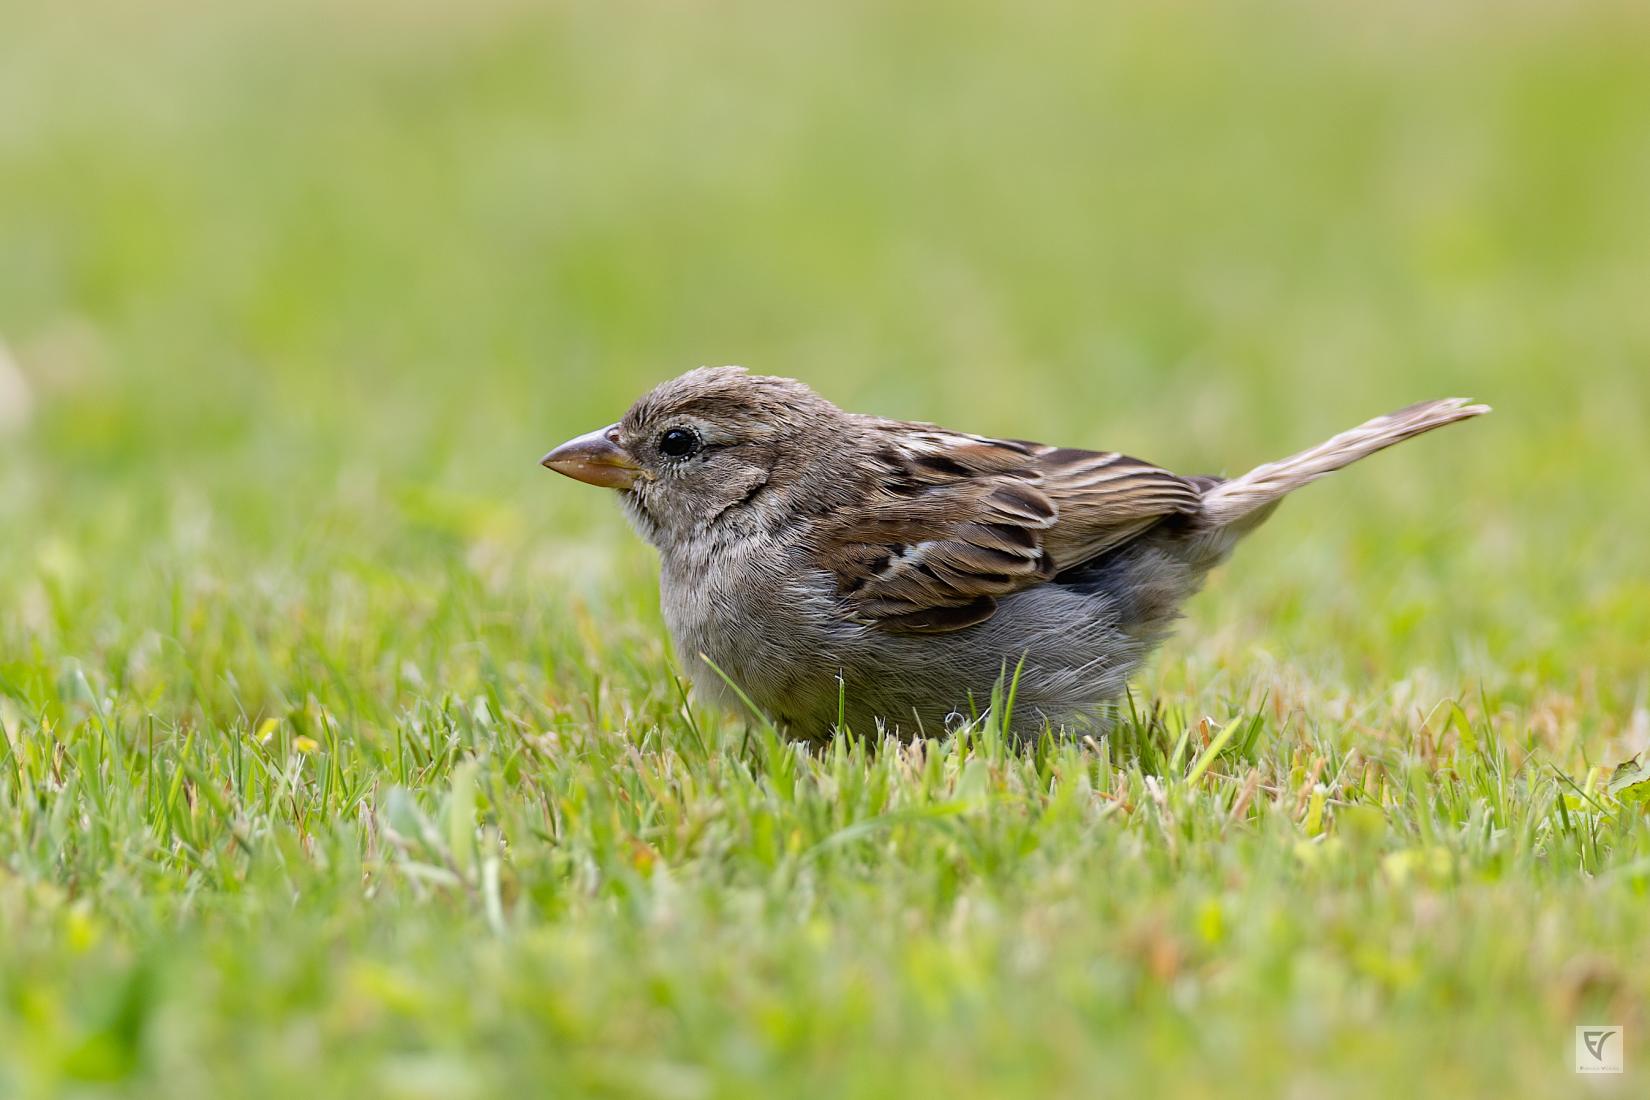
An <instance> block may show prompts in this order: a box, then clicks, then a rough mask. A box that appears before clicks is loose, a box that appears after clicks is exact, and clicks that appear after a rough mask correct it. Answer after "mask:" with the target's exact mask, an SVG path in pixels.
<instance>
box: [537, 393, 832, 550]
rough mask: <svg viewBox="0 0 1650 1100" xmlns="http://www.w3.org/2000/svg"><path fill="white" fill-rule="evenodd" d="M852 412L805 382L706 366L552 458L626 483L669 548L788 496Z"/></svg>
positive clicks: (633, 506) (654, 535)
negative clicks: (768, 500)
mask: <svg viewBox="0 0 1650 1100" xmlns="http://www.w3.org/2000/svg"><path fill="white" fill-rule="evenodd" d="M848 422H849V418H848V416H847V414H845V413H843V412H842V410H840V409H838V408H837V407H836V406H835V405H833V404H831V403H830V402H829V401H826V400H825V399H824V398H822V397H820V396H819V395H818V394H816V393H814V392H813V390H811V389H809V388H808V387H807V386H805V385H803V384H802V383H801V382H797V381H794V380H792V379H789V378H774V377H769V376H765V375H756V374H748V373H746V372H745V370H744V369H743V368H741V367H700V368H699V369H697V370H691V371H688V372H687V373H686V374H684V375H681V376H680V377H677V378H673V379H671V380H670V381H668V382H664V383H661V384H660V385H658V386H657V387H655V388H654V389H653V390H652V392H650V393H648V394H647V395H646V396H644V397H642V398H641V400H639V401H637V402H636V403H635V404H634V405H632V406H631V407H630V411H629V412H627V413H625V414H624V417H623V418H622V419H620V420H619V421H618V423H616V424H611V425H609V426H607V427H605V428H599V429H597V430H596V431H593V432H589V433H587V434H585V435H581V436H579V437H578V438H577V439H572V440H569V441H568V442H566V443H563V444H562V445H561V446H560V447H557V448H556V449H555V450H553V451H551V452H550V453H549V454H547V455H545V456H544V458H543V459H542V460H541V461H542V463H543V465H544V466H546V467H548V468H549V469H552V470H555V471H556V472H557V473H560V474H565V475H567V476H568V477H571V478H574V479H576V480H578V481H583V482H586V483H588V484H591V485H599V486H602V487H604V488H608V489H617V490H619V491H620V492H621V493H622V494H623V496H624V501H625V505H626V507H627V509H628V510H629V512H630V514H631V516H632V518H633V519H634V520H635V521H636V524H637V526H638V527H639V528H640V529H641V531H642V533H643V535H645V536H646V537H647V538H648V540H649V541H651V542H653V543H654V544H655V545H656V546H659V547H661V548H663V547H665V546H667V545H669V544H672V543H674V542H676V541H677V540H683V539H687V538H689V537H691V536H692V535H693V534H695V533H696V532H700V531H703V530H706V529H708V528H710V527H712V526H713V525H715V524H717V523H720V522H722V521H724V520H728V519H735V520H740V519H745V518H748V516H749V510H750V509H752V508H753V507H760V505H761V503H762V502H761V500H760V499H759V498H762V497H764V496H767V495H769V494H770V493H771V494H773V495H774V496H775V498H776V500H777V498H779V497H783V496H787V495H789V490H791V489H792V487H793V486H795V485H796V483H797V481H798V480H799V479H800V478H802V477H804V476H805V474H806V471H808V470H809V469H810V468H811V467H812V466H813V464H814V461H815V460H816V459H817V458H818V457H820V456H821V455H823V454H826V453H828V452H829V451H831V450H833V449H835V448H836V447H837V446H838V445H839V444H840V442H841V429H842V428H844V427H845V426H846V425H847V424H848Z"/></svg>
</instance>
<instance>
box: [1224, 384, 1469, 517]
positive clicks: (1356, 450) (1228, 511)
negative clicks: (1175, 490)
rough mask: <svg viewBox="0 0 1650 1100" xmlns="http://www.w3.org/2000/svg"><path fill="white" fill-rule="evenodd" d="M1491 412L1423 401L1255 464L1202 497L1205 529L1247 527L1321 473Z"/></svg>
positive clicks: (1454, 402)
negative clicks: (1274, 460) (1313, 444)
mask: <svg viewBox="0 0 1650 1100" xmlns="http://www.w3.org/2000/svg"><path fill="white" fill-rule="evenodd" d="M1489 411H1490V408H1489V406H1488V405H1475V404H1472V403H1471V402H1470V401H1469V399H1467V398H1464V397H1446V398H1444V399H1443V400H1440V401H1423V402H1421V403H1420V404H1418V405H1411V406H1409V407H1408V408H1406V409H1399V410H1398V411H1397V412H1395V413H1388V414H1387V415H1386V416H1378V417H1376V418H1375V419H1374V420H1371V421H1369V422H1367V423H1364V424H1360V425H1358V426H1357V427H1356V428H1353V429H1352V430H1350V431H1345V432H1342V433H1341V434H1340V435H1337V436H1336V437H1335V438H1333V439H1331V440H1329V441H1328V442H1325V443H1320V444H1318V445H1317V446H1316V447H1313V448H1311V449H1309V450H1305V451H1302V452H1300V453H1299V454H1297V455H1291V456H1290V457H1288V458H1285V459H1282V460H1280V461H1278V462H1268V463H1267V464H1266V465H1264V466H1257V467H1255V468H1254V469H1253V470H1250V471H1249V472H1248V473H1246V474H1244V475H1243V476H1242V477H1236V478H1233V479H1232V480H1230V481H1222V482H1219V483H1218V484H1215V485H1213V486H1212V487H1210V488H1209V489H1208V490H1207V491H1206V492H1204V494H1203V507H1202V519H1203V521H1204V525H1205V529H1208V528H1216V529H1219V528H1226V529H1228V530H1230V529H1232V528H1233V525H1237V527H1238V529H1247V528H1249V527H1252V526H1254V525H1255V524H1257V523H1259V522H1260V521H1261V520H1263V519H1265V518H1266V516H1267V515H1268V514H1269V513H1270V512H1271V510H1272V508H1273V507H1274V506H1275V505H1276V504H1277V502H1278V501H1280V500H1282V499H1283V497H1284V496H1285V495H1286V494H1288V493H1291V492H1293V491H1294V490H1296V489H1299V488H1300V487H1301V486H1302V485H1305V484H1307V483H1308V482H1312V481H1316V480H1317V479H1318V478H1320V477H1323V476H1324V475H1325V474H1332V473H1334V472H1335V471H1336V470H1339V469H1340V468H1341V467H1343V466H1349V465H1351V464H1352V463H1354V462H1356V461H1358V460H1359V459H1360V458H1365V457H1367V456H1369V455H1372V454H1374V453H1375V452H1376V451H1379V450H1381V449H1383V448H1385V447H1390V446H1392V445H1393V444H1394V443H1402V442H1403V441H1404V440H1406V439H1411V438H1413V437H1415V436H1418V435H1420V434H1422V433H1423V432H1430V431H1432V429H1434V428H1441V427H1443V426H1444V425H1445V424H1453V423H1455V422H1456V421H1457V420H1467V419H1469V418H1471V417H1474V416H1481V415H1483V414H1484V413H1487V412H1489Z"/></svg>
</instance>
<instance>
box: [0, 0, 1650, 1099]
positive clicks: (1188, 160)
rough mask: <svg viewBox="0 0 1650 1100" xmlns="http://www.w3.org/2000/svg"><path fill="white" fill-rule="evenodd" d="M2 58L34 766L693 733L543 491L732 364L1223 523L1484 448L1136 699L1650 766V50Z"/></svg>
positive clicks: (593, 34) (1292, 32) (1257, 7)
mask: <svg viewBox="0 0 1650 1100" xmlns="http://www.w3.org/2000/svg"><path fill="white" fill-rule="evenodd" d="M4 23H5V30H4V33H3V34H0V348H3V355H0V531H3V532H4V534H3V535H0V717H5V718H6V725H7V733H8V736H10V737H11V738H12V739H13V740H14V741H15V740H17V739H18V738H19V737H21V736H22V734H21V733H19V732H18V731H21V730H25V729H27V728H29V723H30V722H31V721H42V720H44V721H49V722H50V723H52V724H54V725H56V726H64V725H65V724H72V723H73V722H74V721H75V720H77V716H78V718H79V719H84V718H85V715H86V712H87V708H88V707H92V708H94V709H95V708H97V707H102V708H107V710H108V712H109V713H111V714H113V715H114V716H116V718H118V719H121V720H124V721H128V722H130V723H134V724H141V723H142V722H144V721H146V720H152V721H158V722H159V723H160V725H161V728H162V729H163V730H167V731H171V732H172V733H175V734H177V735H178V736H183V735H185V733H186V732H187V731H188V730H190V729H194V728H201V729H213V728H220V729H227V728H231V727H234V728H247V729H250V728H253V727H256V726H257V725H258V724H259V723H260V722H262V721H263V720H264V719H265V718H268V717H270V716H276V717H279V716H281V715H286V714H288V713H289V712H292V711H293V709H294V708H302V707H303V706H304V705H305V700H306V699H311V698H319V699H321V700H322V701H324V702H326V703H327V705H328V706H331V707H335V708H336V709H338V710H340V712H344V711H347V712H348V713H349V715H350V721H352V722H355V723H357V724H359V725H360V726H361V728H366V729H371V728H389V727H391V726H393V725H394V723H395V722H396V721H397V716H398V715H402V714H404V713H406V712H407V711H408V709H409V708H415V707H417V706H418V705H419V704H420V702H421V701H425V700H429V699H432V698H437V697H441V698H445V697H449V696H450V697H452V698H456V699H470V698H473V697H475V696H476V695H477V694H478V693H481V694H485V695H490V696H491V697H493V698H494V699H495V701H497V700H499V699H502V700H504V704H505V705H508V706H516V707H519V708H525V709H526V710H527V711H529V716H530V718H531V719H532V721H534V722H537V723H539V724H540V725H541V726H548V727H551V728H572V727H574V726H577V725H579V724H580V723H583V724H584V725H585V726H588V727H590V728H601V729H606V728H623V727H624V726H625V723H626V722H627V720H628V718H627V716H634V715H638V714H639V715H642V716H644V717H645V716H646V715H648V714H651V713H656V712H657V711H658V710H659V708H667V707H668V706H670V705H672V704H671V700H672V699H673V693H674V687H673V686H672V684H671V681H670V678H669V675H670V669H671V665H670V663H669V657H668V651H667V648H666V646H665V643H664V639H663V634H662V630H661V628H660V625H659V622H658V618H657V612H656V609H655V606H654V594H653V589H652V587H651V586H652V568H653V566H652V562H651V557H650V552H649V551H647V549H646V548H645V547H643V546H642V545H641V544H640V543H639V541H638V540H636V539H634V538H633V537H631V536H630V535H629V533H628V532H626V531H625V530H624V528H623V524H622V521H621V520H620V518H619V516H618V514H617V509H616V508H615V507H614V504H613V502H612V501H611V500H608V499H605V498H604V497H603V496H602V495H601V494H598V493H596V492H594V491H591V490H587V489H585V488H583V487H580V486H576V485H574V484H572V483H570V482H566V481H564V480H561V479H557V478H554V477H552V476H551V475H549V474H547V473H545V472H544V471H542V470H540V469H539V468H538V467H537V465H536V460H537V458H538V456H539V455H540V454H541V453H542V452H543V451H544V450H546V449H547V448H548V447H549V446H550V445H552V444H554V443H556V442H559V441H561V440H562V439H564V438H566V437H568V436H571V435H573V434H576V433H578V432H582V431H585V430H587V429H589V428H591V427H593V426H596V425H598V424H602V423H606V422H607V421H609V420H611V419H614V418H615V417H616V416H617V415H618V414H619V413H620V412H621V411H622V410H623V409H624V407H625V406H626V405H627V404H628V403H629V402H630V400H632V399H633V398H634V397H635V396H637V395H638V394H639V393H641V392H642V391H644V390H645V389H646V388H648V387H649V386H651V385H652V384H654V383H655V382H657V381H659V380H661V379H663V378H666V377H669V376H671V375H674V374H676V373H679V372H680V371H682V370H685V369H687V368H689V367H692V366H696V365H699V364H701V363H739V364H742V365H745V366H747V367H749V368H751V369H753V370H756V371H761V372H767V373H779V374H787V375H792V376H795V377H799V378H802V379H804V380H806V381H808V382H810V383H811V384H813V385H814V386H815V387H817V388H818V389H820V390H821V391H822V392H823V393H825V394H826V395H827V396H829V397H830V398H832V399H834V400H836V401H837V402H838V403H839V404H842V405H844V406H846V407H849V408H853V409H858V410H863V411H875V412H880V413H885V414H890V415H898V416H905V417H911V418H917V419H925V420H933V421H937V422H941V423H944V424H947V425H948V426H953V427H958V428H963V429H968V430H973V431H978V432H983V433H993V434H1003V435H1010V436H1017V437H1033V438H1039V439H1046V440H1049V441H1053V442H1058V443H1063V444H1070V445H1080V446H1091V447H1104V448H1116V449H1121V450H1125V451H1128V452H1130V453H1134V454H1138V455H1141V456H1142V457H1146V458H1150V459H1152V460H1154V461H1158V462H1161V463H1163V464H1165V465H1168V466H1170V467H1172V468H1174V469H1177V470H1181V471H1184V472H1188V473H1195V472H1226V473H1236V472H1239V471H1241V470H1242V469H1245V468H1247V467H1248V466H1250V465H1253V464H1256V463H1258V462H1261V461H1264V460H1268V459H1272V458H1276V457H1279V456H1280V455H1282V454H1285V453H1288V452H1290V451H1293V450H1295V449H1298V448H1300V447H1303V446H1305V445H1308V444H1311V443H1314V442H1317V441H1318V440H1320V439H1322V438H1324V437H1326V436H1328V435H1330V434H1332V433H1333V432H1336V431H1339V430H1341V429H1343V428H1345V427H1349V426H1351V425H1352V424H1355V423H1357V422H1359V421H1361V420H1363V419H1365V418H1367V417H1369V416H1371V415H1374V414H1376V413H1380V412H1384V411H1387V410H1389V409H1391V408H1394V407H1397V406H1400V405H1403V404H1407V403H1409V402H1411V401H1415V400H1419V399H1423V398H1430V397H1437V396H1445V395H1454V394H1460V395H1465V396H1471V397H1474V398H1477V399H1480V400H1484V401H1487V402H1489V403H1491V404H1492V405H1494V406H1495V407H1496V413H1495V415H1494V416H1492V417H1490V418H1488V419H1487V420H1483V421H1478V422H1474V423H1472V424H1470V425H1466V426H1462V427H1457V428H1452V429H1451V430H1449V431H1448V432H1445V433H1442V434H1440V435H1438V436H1434V437H1429V438H1428V439H1426V440H1424V441H1421V442H1417V443H1412V444H1408V445H1406V446H1405V447H1403V448H1401V449H1399V450H1397V451H1394V452H1391V453H1388V454H1383V455H1382V456H1380V457H1378V458H1376V459H1374V460H1372V461H1371V462H1369V463H1368V464H1367V465H1363V466H1360V467H1358V468H1357V469H1356V470H1355V471H1349V472H1347V473H1344V474H1341V475H1338V476H1337V477H1336V478H1335V479H1334V480H1333V481H1331V482H1329V483H1326V484H1324V485H1321V486H1318V487H1315V488H1313V489H1311V490H1309V491H1307V492H1305V493H1303V494H1301V496H1300V498H1299V499H1298V500H1295V501H1292V502H1291V504H1290V505H1289V507H1287V508H1285V509H1283V510H1282V511H1281V512H1280V513H1279V515H1278V516H1277V517H1276V518H1275V519H1274V520H1273V521H1271V523H1269V525H1268V526H1267V527H1266V528H1265V529H1264V531H1263V532H1262V533H1260V534H1258V535H1257V536H1256V537H1255V538H1254V539H1253V540H1252V541H1251V543H1250V544H1249V545H1248V546H1246V547H1245V548H1244V550H1243V551H1242V552H1240V553H1239V554H1238V555H1237V557H1236V559H1235V560H1234V562H1233V563H1232V564H1231V566H1230V567H1229V568H1227V569H1226V570H1225V571H1224V572H1223V573H1222V574H1221V575H1220V576H1219V577H1218V578H1217V580H1216V581H1215V582H1214V584H1213V585H1212V586H1211V589H1210V590H1209V592H1207V593H1206V594H1205V595H1204V596H1202V597H1200V598H1199V599H1198V600H1197V601H1196V602H1194V604H1193V605H1192V607H1191V608H1190V613H1189V618H1188V621H1187V623H1186V624H1185V629H1184V630H1183V631H1182V633H1181V634H1180V636H1179V638H1178V639H1177V640H1176V641H1174V642H1172V643H1171V644H1170V645H1169V646H1168V648H1167V649H1166V650H1165V652H1164V654H1163V655H1162V656H1161V657H1160V658H1159V660H1158V662H1157V664H1156V665H1155V666H1154V668H1153V669H1152V671H1151V672H1149V673H1148V675H1147V676H1146V678H1145V680H1144V682H1143V684H1142V690H1143V692H1144V693H1145V695H1146V697H1147V698H1159V697H1161V698H1164V699H1166V700H1168V701H1169V702H1170V703H1172V704H1174V705H1185V706H1186V707H1187V708H1189V710H1190V711H1191V712H1193V713H1202V712H1204V711H1209V710H1215V709H1217V708H1218V707H1219V706H1220V705H1223V704H1225V703H1228V702H1231V701H1236V702H1237V703H1239V704H1242V703H1248V704H1249V705H1258V701H1259V700H1260V699H1262V698H1265V699H1267V700H1269V705H1270V706H1271V707H1273V708H1274V710H1275V711H1276V713H1278V714H1280V715H1288V714H1292V713H1299V714H1302V715H1304V716H1306V721H1307V722H1308V724H1310V723H1311V722H1312V721H1315V720H1319V719H1321V720H1324V721H1329V722H1339V723H1350V724H1352V725H1354V726H1355V725H1357V724H1358V723H1366V724H1367V726H1369V727H1382V725H1383V723H1384V722H1387V721H1388V720H1389V719H1393V718H1394V716H1399V717H1401V716H1405V715H1407V716H1409V718H1412V719H1413V718H1415V717H1416V716H1417V714H1418V713H1419V712H1420V711H1425V710H1427V709H1429V708H1430V707H1432V706H1433V705H1434V704H1435V703H1436V702H1437V701H1438V700H1440V699H1447V698H1461V699H1463V700H1470V701H1471V703H1472V706H1473V711H1474V714H1475V716H1480V711H1482V712H1484V713H1483V715H1482V716H1484V717H1493V716H1495V715H1498V714H1505V715H1511V716H1513V719H1514V720H1515V721H1516V722H1517V723H1518V724H1519V725H1520V728H1522V729H1525V730H1528V731H1532V732H1531V733H1530V739H1529V740H1527V741H1526V742H1524V743H1523V744H1522V746H1521V747H1520V748H1518V749H1517V750H1516V751H1518V752H1522V751H1524V750H1527V749H1528V748H1529V747H1530V745H1532V744H1536V743H1541V744H1545V745H1548V746H1549V747H1554V748H1555V751H1558V752H1559V753H1560V754H1561V755H1562V756H1563V758H1564V759H1565V760H1566V761H1568V762H1569V763H1570V764H1573V765H1574V766H1575V767H1576V768H1577V770H1578V774H1580V773H1581V772H1584V771H1585V769H1586V767H1587V766H1588V765H1591V764H1597V763H1600V762H1604V763H1613V762H1614V761H1616V760H1619V759H1622V758H1624V757H1625V756H1627V755H1629V754H1631V753H1633V752H1636V751H1639V750H1642V749H1644V748H1645V747H1646V745H1647V743H1650V711H1647V710H1646V707H1647V705H1650V704H1647V692H1650V662H1647V646H1650V572H1647V570H1646V563H1647V562H1650V508H1647V507H1646V496H1647V492H1650V438H1647V432H1646V427H1647V420H1650V309H1647V308H1646V305H1647V294H1650V8H1647V7H1646V6H1645V5H1644V4H1642V3H1635V2H1631V0H1621V2H1609V0H1597V2H1586V3H1557V2H1546V0H1518V2H1512V3H1505V2H1496V3H1490V2H1487V0H1474V2H1468V3H1458V4H1449V5H1440V4H1435V3H1426V2H1421V0H1402V2H1398V3H1390V4H1381V5H1375V6H1370V5H1361V4H1353V3H1340V2H1331V3H1305V2H1299V3H1264V4H1242V5H1220V4H1212V3H1201V2H1188V3H1169V4H1136V5H1090V4H1077V3H1070V4H1064V3H1060V4H1030V5H996V4H990V3H950V4H909V5H887V4H876V3H869V2H857V0H854V2H846V3H837V4H831V5H821V6H801V5H780V4H754V3H753V4H743V3H678V4H666V3H639V2H618V3H607V4H600V5H536V4H529V3H525V2H519V3H518V2H512V0H480V2H477V3H469V4H463V5H459V4H442V3H435V2H429V0H419V2H412V3H390V2H388V0H367V2H359V3H350V4H323V3H319V2H311V0H303V2H293V3H272V2H271V3H236V4H207V3H204V2H201V0H155V2H150V3H144V4H141V5H131V4H116V3H112V2H91V3H78V4H30V3H24V4H21V5H19V4H16V3H12V4H8V5H7V6H6V11H5V16H4ZM65 683H68V684H69V686H68V687H65V686H64V684H65ZM77 693H78V694H77ZM77 707H78V708H79V709H78V710H77ZM535 707H536V708H539V709H538V710H537V711H534V710H533V708H535ZM649 708H653V709H652V710H649ZM534 715H536V717H535V716H534ZM133 728H137V725H134V726H133ZM1373 735H1374V734H1372V736H1373ZM26 862H27V861H26V860H24V859H22V858H21V857H15V855H14V858H12V859H10V860H9V861H7V860H6V858H5V854H4V853H0V866H5V865H7V864H8V863H9V866H10V868H11V873H12V874H13V875H14V876H16V877H18V878H19V880H21V879H22V878H27V877H28V875H27V874H25V868H24V864H25V863H26ZM6 873H7V872H6V871H4V870H0V876H4V875H5V874H6ZM53 876H54V873H53V872H39V871H38V870H37V871H36V872H35V877H36V878H41V877H43V878H45V879H47V880H50V879H52V878H53ZM71 879H72V876H68V875H67V874H66V873H65V874H63V875H61V876H59V877H58V884H59V885H61V886H63V887H64V888H65V889H67V890H69V893H70V895H71V896H73V895H75V893H76V891H77V890H88V889H89V890H91V894H90V896H92V897H93V898H98V897H100V896H101V895H99V894H98V893H97V889H96V888H93V887H89V886H87V885H86V884H85V883H84V882H81V880H73V881H71ZM168 881H170V880H168ZM77 882H79V883H80V884H79V885H76V883H77ZM172 886H174V887H175V888H176V889H177V890H180V891H184V892H187V891H188V890H189V889H192V887H190V886H188V885H187V884H186V880H185V879H182V878H180V879H178V880H177V881H175V882H173V883H172ZM134 889H135V890H137V892H138V893H145V892H149V891H152V889H153V887H152V885H151V886H146V887H142V888H141V889H137V888H134ZM134 896H135V895H134ZM19 904H22V903H19ZM95 904H102V902H97V903H95ZM134 904H135V902H134ZM29 908H30V907H29V906H28V905H25V906H24V909H25V910H28V909H29ZM162 911H166V912H170V910H162ZM19 919H22V918H19ZM53 927H55V926H53ZM42 935H45V933H42ZM55 935H56V933H53V934H52V935H50V936H47V940H48V941H49V942H53V943H55V942H57V941H56V940H55V939H54V937H55ZM131 942H132V943H134V944H135V943H141V942H142V936H141V935H137V934H134V937H133V939H132V940H131ZM139 953H141V952H139ZM12 961H13V963H14V964H16V965H21V964H19V963H17V958H16V957H14V958H13V960H12ZM1440 1003H1442V1002H1440ZM25 1015H26V1014H25ZM1555 1041H1557V1040H1555ZM323 1049H331V1048H325V1047H324V1048H323ZM1554 1049H1555V1050H1558V1049H1560V1048H1558V1047H1555V1048H1554ZM1555 1057H1557V1055H1555ZM414 1076H416V1074H415V1075H414Z"/></svg>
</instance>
